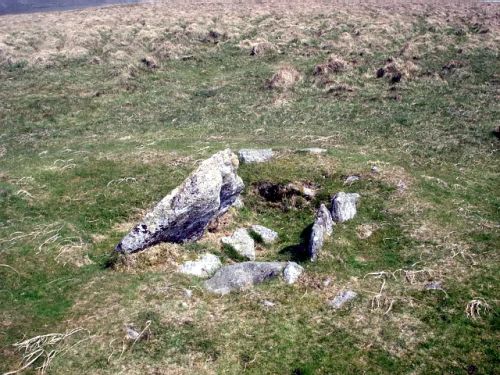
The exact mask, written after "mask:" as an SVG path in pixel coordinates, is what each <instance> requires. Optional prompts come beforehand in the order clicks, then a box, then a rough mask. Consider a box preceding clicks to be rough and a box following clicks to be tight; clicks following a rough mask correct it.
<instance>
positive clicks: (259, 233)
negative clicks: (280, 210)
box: [250, 225, 278, 245]
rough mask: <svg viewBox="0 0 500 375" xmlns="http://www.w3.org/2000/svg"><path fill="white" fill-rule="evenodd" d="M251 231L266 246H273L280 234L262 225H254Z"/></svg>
mask: <svg viewBox="0 0 500 375" xmlns="http://www.w3.org/2000/svg"><path fill="white" fill-rule="evenodd" d="M250 231H251V232H252V234H253V235H254V236H255V237H257V238H258V239H259V241H262V242H263V243H265V244H266V245H269V244H272V243H274V242H275V241H276V240H277V239H278V233H276V232H275V231H274V230H272V229H269V228H266V227H263V226H262V225H252V226H251V227H250Z"/></svg>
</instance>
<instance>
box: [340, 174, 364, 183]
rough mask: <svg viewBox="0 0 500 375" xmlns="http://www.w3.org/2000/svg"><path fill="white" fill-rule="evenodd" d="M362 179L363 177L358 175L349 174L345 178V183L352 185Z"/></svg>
mask: <svg viewBox="0 0 500 375" xmlns="http://www.w3.org/2000/svg"><path fill="white" fill-rule="evenodd" d="M360 179H361V177H359V176H356V175H352V176H349V177H347V178H346V179H345V180H344V185H351V184H352V183H354V182H356V181H359V180H360Z"/></svg>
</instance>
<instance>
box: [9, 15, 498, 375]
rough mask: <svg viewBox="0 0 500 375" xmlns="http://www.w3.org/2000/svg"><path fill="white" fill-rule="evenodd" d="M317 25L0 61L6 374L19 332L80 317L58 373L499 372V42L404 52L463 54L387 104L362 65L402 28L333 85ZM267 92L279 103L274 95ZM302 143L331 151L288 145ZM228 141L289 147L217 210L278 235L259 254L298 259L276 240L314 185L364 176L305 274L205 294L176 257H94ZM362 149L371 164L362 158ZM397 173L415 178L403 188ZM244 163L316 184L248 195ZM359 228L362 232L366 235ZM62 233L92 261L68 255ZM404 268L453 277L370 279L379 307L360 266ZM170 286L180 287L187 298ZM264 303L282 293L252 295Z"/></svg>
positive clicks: (418, 31) (427, 58)
mask: <svg viewBox="0 0 500 375" xmlns="http://www.w3.org/2000/svg"><path fill="white" fill-rule="evenodd" d="M324 18H325V19H327V17H326V16H324ZM264 20H265V19H262V20H261V21H262V22H263V21H264ZM254 21H255V20H254ZM261 21H259V22H261ZM423 23H424V21H422V20H420V21H418V20H417V19H415V25H414V31H413V32H414V36H416V35H425V34H427V33H434V34H438V33H439V32H441V31H432V30H431V31H429V27H428V26H426V25H423ZM344 26H345V27H347V29H348V30H350V28H349V26H348V25H344ZM353 27H354V28H355V27H357V25H354V26H353ZM332 33H333V32H332ZM333 34H334V33H333ZM333 34H332V35H329V34H324V36H322V38H324V39H325V40H326V39H327V38H330V37H334V36H335V35H333ZM248 36H249V35H242V36H241V39H243V38H244V37H248ZM103 37H104V36H103ZM337 37H338V35H337ZM436 38H437V39H438V40H439V38H438V36H436ZM319 42H321V40H319V41H316V42H315V43H313V46H312V47H314V48H316V52H315V54H313V55H312V56H306V55H302V54H299V53H296V52H297V51H298V50H300V49H301V48H303V46H302V45H300V44H299V45H294V44H290V45H287V46H284V47H283V48H282V52H283V53H282V54H274V55H271V56H268V57H264V58H254V57H251V56H249V55H248V54H246V53H244V52H242V50H241V49H239V48H237V47H236V46H237V44H238V40H229V41H228V42H224V43H220V44H219V45H217V46H214V45H205V44H200V43H195V47H194V48H195V58H194V59H190V60H186V61H183V60H172V61H165V62H163V63H162V68H160V69H158V70H156V71H148V70H145V69H143V68H140V67H136V68H135V73H134V77H133V78H128V79H126V80H123V79H122V78H120V77H119V74H118V73H117V71H116V69H115V68H113V66H111V65H110V64H106V63H104V64H102V65H90V64H87V63H86V60H85V59H81V60H62V61H61V62H60V64H58V65H56V66H54V67H37V66H32V65H29V64H23V63H18V64H15V65H12V64H11V65H5V66H2V67H1V68H0V102H1V103H2V104H1V105H0V124H1V125H0V126H1V128H0V131H1V133H0V139H1V141H2V142H1V146H2V149H3V150H4V151H5V153H4V154H3V156H2V157H1V158H0V165H1V168H0V169H1V171H0V238H1V241H2V242H1V243H0V264H1V265H2V266H1V267H0V280H1V283H0V298H1V304H0V314H1V315H0V316H1V322H0V323H1V325H0V333H1V334H0V370H1V371H8V370H12V369H14V368H16V366H18V364H19V358H20V356H19V353H17V352H15V351H14V349H13V347H12V344H14V343H15V342H18V341H21V340H23V339H25V338H29V337H32V336H36V335H41V334H46V333H51V332H65V331H67V330H68V329H71V328H74V327H83V328H85V329H86V330H88V337H87V336H86V337H87V338H88V339H87V340H85V341H82V342H81V343H78V344H76V345H75V347H74V348H72V349H71V350H68V351H67V352H64V353H61V354H60V355H59V356H56V358H55V359H54V361H53V364H52V366H51V368H50V372H51V373H58V374H59V373H60V374H63V373H79V372H82V371H87V372H89V373H103V374H104V373H116V372H119V371H125V372H127V373H152V372H154V371H155V370H156V371H158V372H160V373H161V372H163V373H164V372H165V371H167V373H168V371H171V372H172V373H174V372H175V371H177V372H184V373H224V372H225V373H234V374H236V373H242V372H244V373H249V374H263V373H276V374H277V373H279V374H331V373H361V372H366V373H381V374H382V373H391V372H392V373H411V372H413V371H415V372H416V373H422V374H431V373H466V372H467V368H472V367H470V366H475V367H477V371H478V372H477V373H481V374H492V373H496V372H498V371H499V362H498V356H499V353H498V345H497V339H498V325H499V324H498V322H499V316H498V307H497V300H498V292H497V290H498V286H499V285H498V277H497V275H498V271H499V268H498V244H499V243H500V241H499V231H498V220H499V218H500V215H499V205H500V196H499V194H498V193H499V191H498V184H499V179H498V157H497V155H496V149H497V148H498V139H496V138H495V137H494V136H493V135H492V134H491V133H490V132H491V129H492V128H493V127H494V125H496V124H497V123H498V118H499V113H498V105H497V98H496V94H495V90H496V86H495V83H494V79H495V72H498V70H499V68H500V65H499V63H498V58H497V57H498V56H497V55H496V53H495V52H494V51H491V50H488V49H486V48H482V47H481V46H480V45H479V46H477V48H474V49H469V50H466V51H464V52H462V53H460V54H458V52H457V48H458V47H460V45H461V43H464V42H465V39H464V37H463V36H460V35H458V36H454V37H453V44H452V45H450V46H449V48H448V49H447V50H446V51H444V52H443V53H442V54H439V55H438V54H423V55H422V56H421V58H420V60H419V61H418V64H419V66H420V67H421V71H425V70H430V71H432V72H436V73H439V72H440V71H441V68H442V66H443V65H444V64H445V63H446V62H447V61H449V60H452V59H457V60H458V59H459V60H461V61H463V62H464V68H460V69H459V70H458V71H457V72H454V73H452V74H451V75H449V76H447V77H445V78H444V79H443V80H437V79H427V78H425V77H424V76H418V75H417V76H415V77H413V78H412V79H404V80H403V82H402V83H401V84H399V85H396V87H398V88H397V90H396V92H397V93H399V94H400V95H401V96H402V99H401V100H400V101H396V100H392V99H390V98H388V96H389V95H390V94H391V92H389V91H388V89H389V85H388V83H387V81H386V80H384V79H379V80H377V79H376V78H375V77H374V76H373V75H372V77H367V76H366V75H365V73H366V72H372V71H375V69H377V68H378V67H380V66H381V65H383V64H384V60H385V58H387V55H391V52H395V51H398V50H399V49H400V47H401V46H400V45H399V44H398V43H395V44H394V45H391V46H390V47H389V49H388V50H387V51H384V53H381V52H380V51H375V50H374V51H372V53H373V55H372V56H367V57H360V58H359V61H358V65H357V66H356V67H354V68H352V70H351V71H349V72H348V73H345V74H341V75H339V76H336V77H334V80H335V81H336V82H338V83H345V84H348V85H350V86H352V87H354V88H355V91H354V92H353V93H352V94H346V95H340V96H334V95H332V94H328V93H326V90H325V89H324V88H322V87H318V86H317V85H316V84H315V82H314V81H315V78H314V77H313V75H312V71H313V67H314V65H315V64H316V63H319V62H322V61H324V60H325V58H326V57H327V53H326V52H324V51H322V50H321V49H320V48H319V47H318V45H319ZM193 43H194V42H193ZM281 63H288V64H292V65H293V66H295V67H296V68H297V69H298V70H299V71H301V73H302V74H303V79H302V80H301V82H299V83H298V84H297V85H296V86H295V87H294V88H293V89H292V90H290V91H287V92H279V91H272V90H268V89H266V88H265V87H264V83H265V80H266V79H268V78H270V76H271V75H272V73H273V71H274V70H275V68H276V66H277V65H279V64H281ZM96 93H99V95H96ZM278 97H283V98H285V99H286V103H285V104H283V105H277V104H276V103H275V101H276V99H277V98H278ZM326 137H329V138H326ZM306 146H320V147H325V148H328V153H327V155H325V156H319V157H316V156H309V155H303V154H297V153H293V152H292V153H289V154H287V153H286V152H287V151H288V150H292V151H293V150H295V149H298V148H300V147H306ZM226 147H231V148H232V149H233V150H237V149H239V148H240V147H272V148H274V149H276V150H278V151H281V152H282V157H280V158H276V159H274V160H273V161H271V162H269V163H265V164H259V165H242V166H241V167H240V170H239V174H240V175H241V176H242V178H243V180H244V181H245V184H246V186H247V189H246V191H245V193H244V200H245V208H244V209H242V210H240V211H239V212H237V213H235V214H234V221H233V222H232V223H230V226H229V228H230V229H234V228H237V227H238V226H240V225H247V224H252V223H255V224H256V223H259V224H262V225H265V226H269V227H270V228H273V229H275V230H276V231H278V233H279V235H280V239H279V241H278V243H276V244H274V245H272V246H269V247H264V246H263V247H264V248H265V249H263V250H262V251H260V252H259V255H258V258H259V259H264V260H274V259H280V260H289V259H294V254H293V252H290V251H287V249H288V250H290V249H293V248H294V246H295V247H296V245H298V244H300V243H301V241H303V239H302V238H301V234H302V232H303V231H304V229H305V228H306V227H307V226H308V225H310V224H311V223H312V220H313V217H314V209H315V208H316V207H317V206H318V205H319V204H320V203H321V202H327V201H328V200H329V197H330V196H331V195H333V194H334V193H335V192H337V191H350V192H358V193H360V194H361V196H362V198H361V202H360V206H359V212H358V215H357V217H356V218H355V219H354V220H352V221H349V222H347V223H343V224H339V225H337V226H336V227H335V229H334V235H333V237H332V239H331V240H330V241H328V242H327V243H326V244H325V248H324V250H323V253H322V256H321V257H320V260H319V261H318V262H317V263H314V264H311V263H308V262H303V265H304V266H305V269H306V272H305V274H306V276H305V277H304V280H302V281H301V282H300V283H299V284H298V285H295V286H285V285H284V284H282V283H281V282H278V281H273V282H270V283H266V284H264V285H262V286H259V287H257V288H256V289H254V290H253V291H252V292H245V293H237V294H232V295H229V296H226V297H223V298H216V297H214V296H211V295H209V294H208V293H206V292H205V291H203V289H202V287H201V281H200V280H196V279H191V278H187V277H183V276H181V275H177V274H176V273H175V272H173V271H172V270H173V269H172V267H171V266H169V265H166V266H161V267H159V268H158V267H157V268H155V267H151V269H149V270H148V268H147V267H146V270H144V269H141V270H138V271H137V272H133V270H131V269H127V270H125V271H123V270H121V271H118V270H115V269H113V268H109V267H107V265H108V264H109V263H110V262H111V260H112V258H113V255H112V250H113V247H114V245H116V243H117V242H118V241H119V240H120V238H121V237H122V236H123V234H124V231H126V229H125V228H121V227H119V224H122V223H129V225H131V224H132V223H133V222H134V220H136V219H137V218H138V217H139V216H140V210H144V209H147V208H148V207H151V205H153V204H154V203H155V202H157V201H158V200H159V199H160V198H161V197H163V196H164V195H165V194H167V193H168V192H169V191H170V190H171V189H172V188H174V187H175V186H177V185H178V184H179V183H180V182H181V181H182V180H183V179H184V178H185V177H186V176H187V174H188V173H189V172H190V171H192V170H193V169H194V168H195V165H196V160H199V159H204V158H206V157H208V156H209V155H211V154H213V153H215V152H216V151H218V150H220V149H223V148H226ZM373 164H376V165H378V166H379V168H380V169H381V171H382V172H381V174H379V175H377V174H373V173H370V167H371V165H373ZM401 171H402V172H401ZM355 173H358V174H361V175H362V176H363V178H362V179H361V180H360V181H359V182H357V183H355V184H353V185H351V186H345V185H344V184H343V178H344V177H345V176H347V175H350V174H355ZM127 177H130V178H131V179H129V180H122V181H121V182H120V180H119V179H124V178H127ZM132 178H133V180H132ZM400 179H403V180H404V181H405V183H406V184H407V185H408V187H407V189H406V190H405V191H404V192H403V193H400V192H398V188H397V183H398V181H399V180H400ZM112 181H113V182H112ZM259 181H274V182H291V181H310V182H313V183H315V184H316V185H317V186H318V187H319V189H318V194H317V196H316V198H315V199H314V200H313V201H312V202H310V203H308V204H304V205H303V206H301V207H299V208H293V207H292V208H289V209H283V208H282V207H279V206H272V205H269V204H268V203H266V202H265V201H263V200H262V199H261V198H260V197H258V196H256V195H255V194H254V193H253V192H252V189H251V186H252V184H254V183H257V182H259ZM23 191H24V192H23ZM362 224H373V225H375V226H376V228H377V229H376V230H375V231H374V234H373V235H372V236H371V237H369V238H367V239H360V238H358V236H357V232H358V229H359V228H358V226H360V225H362ZM126 225H127V224H126ZM419 229H421V231H419ZM424 229H426V230H427V231H426V230H424ZM54 236H56V237H54ZM65 245H66V246H75V248H74V249H73V250H72V251H80V252H82V251H83V253H82V254H80V256H81V257H82V258H83V256H84V255H86V256H88V258H89V259H90V261H91V263H86V265H84V266H83V267H76V266H74V265H72V262H71V261H68V263H66V264H65V263H64V262H62V261H61V260H60V259H59V257H58V255H59V254H60V252H61V251H62V249H63V246H65ZM78 246H79V247H78ZM75 249H76V250H75ZM207 249H208V250H210V251H212V252H215V253H217V254H219V255H222V256H223V258H224V259H225V260H228V258H230V256H231V254H228V253H227V252H225V251H224V250H223V249H222V248H221V247H219V246H218V245H216V244H213V243H212V244H210V243H206V242H203V243H200V244H188V245H185V246H182V247H180V250H179V251H180V252H181V255H179V254H175V255H172V256H173V257H174V258H175V257H176V258H175V260H179V259H182V256H183V255H182V253H185V254H187V256H194V255H195V254H198V253H202V252H204V251H206V250H207ZM77 255H78V254H77ZM163 255H164V256H165V253H164V254H163ZM167 255H168V254H167ZM153 263H154V262H153ZM160 263H161V261H160ZM167 263H168V262H167ZM7 266H9V267H7ZM11 267H12V268H11ZM162 267H164V268H162ZM169 267H170V268H169ZM412 267H413V269H422V268H429V269H432V277H430V279H437V280H442V281H443V284H444V287H445V290H446V294H444V293H443V292H440V291H425V290H422V286H423V285H424V284H425V282H426V281H427V280H420V281H419V283H417V284H410V283H408V282H405V279H404V277H402V276H396V277H395V278H392V277H389V278H387V280H386V287H385V293H386V296H387V298H388V299H389V300H391V299H392V300H394V301H395V303H394V306H393V308H392V309H391V311H390V312H388V313H387V314H384V312H385V311H386V310H387V308H388V306H387V305H385V306H384V307H383V308H381V309H378V310H377V309H375V310H372V309H371V298H372V297H373V296H374V295H375V294H376V293H377V292H378V291H379V288H380V285H381V280H379V279H374V278H372V277H369V276H368V277H366V275H367V274H368V273H371V272H378V271H390V272H392V271H396V270H398V269H405V270H408V269H412ZM395 275H399V274H397V273H396V274H395ZM327 278H331V279H332V284H331V285H330V286H324V284H323V281H325V280H326V279H327ZM184 288H189V289H192V290H193V291H194V292H193V293H194V296H193V298H192V299H190V300H189V299H186V298H185V297H184V295H183V289H184ZM344 288H353V289H354V290H357V291H358V293H359V294H360V298H359V299H358V300H357V301H356V302H355V303H354V304H353V306H352V307H350V308H348V309H346V310H344V311H340V312H334V311H333V310H331V309H329V308H328V306H327V304H326V302H327V300H328V299H329V298H332V297H333V296H334V295H335V293H336V292H337V291H339V290H342V289H344ZM477 297H482V298H484V299H485V300H486V301H488V303H489V304H490V305H491V310H490V311H488V312H486V313H485V314H484V315H483V316H482V317H481V318H479V319H477V320H471V319H469V318H467V317H466V315H465V307H466V305H467V303H468V302H469V301H470V300H471V299H473V298H477ZM263 300H271V301H273V302H275V303H276V306H275V307H274V308H271V309H268V308H265V307H263V306H262V301H263ZM148 321H149V322H150V324H151V326H150V329H151V337H150V338H149V339H148V340H145V341H140V342H138V343H136V344H135V345H133V346H132V345H131V344H130V343H128V344H125V349H126V350H124V351H123V353H122V354H120V353H121V352H122V340H123V335H124V334H123V325H124V324H126V323H134V325H135V326H136V327H137V328H142V327H144V326H145V325H146V324H147V323H146V322H148ZM76 341H77V340H75V342H76Z"/></svg>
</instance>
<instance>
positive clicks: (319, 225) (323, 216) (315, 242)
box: [308, 204, 333, 262]
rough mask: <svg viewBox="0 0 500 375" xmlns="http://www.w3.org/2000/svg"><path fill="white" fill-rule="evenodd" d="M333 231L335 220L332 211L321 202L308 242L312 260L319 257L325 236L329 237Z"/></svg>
mask: <svg viewBox="0 0 500 375" xmlns="http://www.w3.org/2000/svg"><path fill="white" fill-rule="evenodd" d="M332 231H333V221H332V217H331V215H330V212H329V211H328V209H327V208H326V206H325V205H324V204H321V206H320V207H319V209H318V211H317V212H316V219H315V220H314V224H313V227H312V230H311V237H310V239H309V244H308V254H309V258H310V259H311V261H312V262H314V261H316V260H317V259H318V254H319V252H320V250H321V248H322V247H323V242H324V240H325V237H329V236H330V235H331V234H332Z"/></svg>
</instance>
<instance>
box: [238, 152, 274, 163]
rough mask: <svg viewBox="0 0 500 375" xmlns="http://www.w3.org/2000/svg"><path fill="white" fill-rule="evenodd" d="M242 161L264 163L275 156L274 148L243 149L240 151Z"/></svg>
mask: <svg viewBox="0 0 500 375" xmlns="http://www.w3.org/2000/svg"><path fill="white" fill-rule="evenodd" d="M238 155H239V157H240V161H241V162H242V163H245V164H249V163H262V162H265V161H268V160H269V159H271V158H272V157H273V156H274V152H273V150H271V149H270V148H268V149H241V150H240V151H239V153H238Z"/></svg>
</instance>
